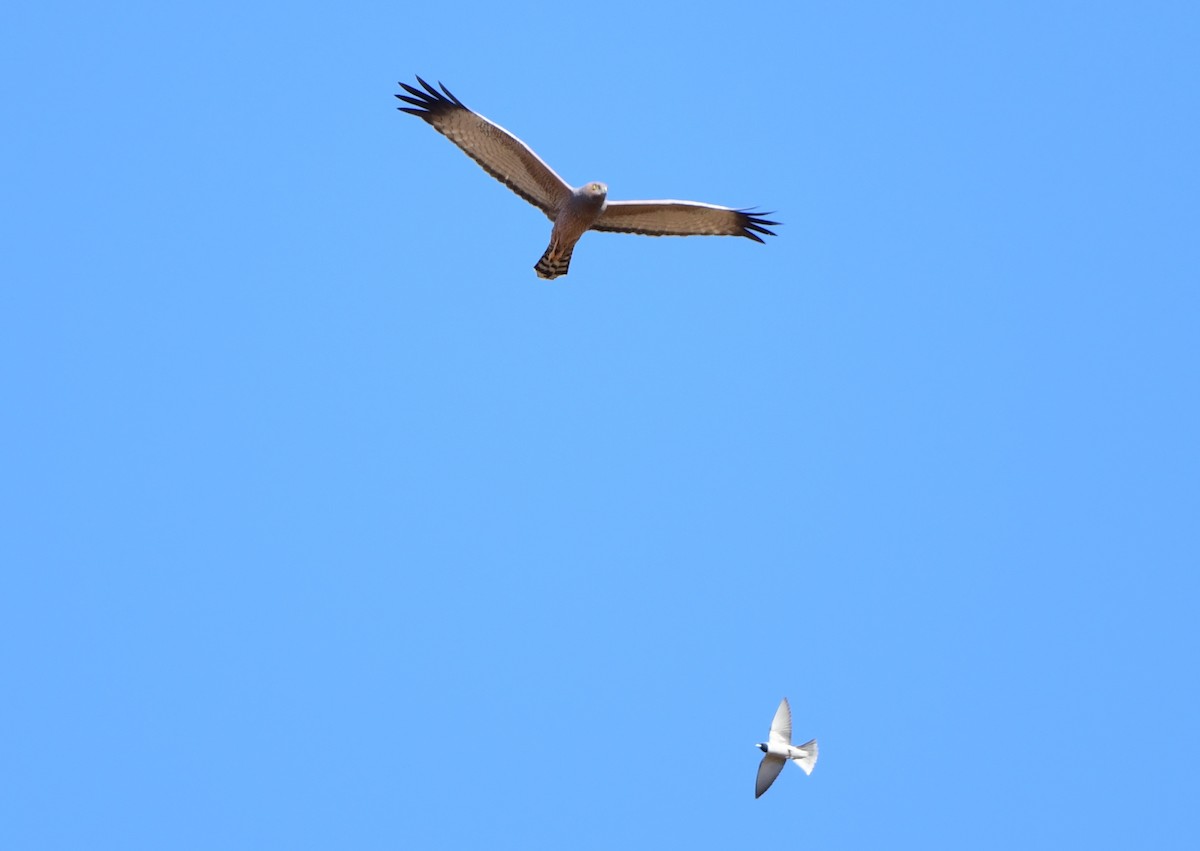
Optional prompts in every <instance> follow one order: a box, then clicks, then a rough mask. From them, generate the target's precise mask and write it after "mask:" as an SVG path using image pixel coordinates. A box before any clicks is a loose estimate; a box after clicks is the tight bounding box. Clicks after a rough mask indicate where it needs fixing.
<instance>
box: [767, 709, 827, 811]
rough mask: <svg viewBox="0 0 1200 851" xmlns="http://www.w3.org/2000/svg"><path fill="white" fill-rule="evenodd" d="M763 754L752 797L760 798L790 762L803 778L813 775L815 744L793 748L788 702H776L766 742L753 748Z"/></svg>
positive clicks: (815, 755)
mask: <svg viewBox="0 0 1200 851" xmlns="http://www.w3.org/2000/svg"><path fill="white" fill-rule="evenodd" d="M755 747H756V748H758V749H759V750H760V751H762V752H763V753H765V754H766V756H764V757H763V760H762V762H760V763H759V764H758V780H757V781H756V782H755V784H754V797H755V798H759V797H762V793H763V792H765V791H767V790H768V789H770V788H771V784H772V783H774V782H775V778H776V777H778V776H779V772H781V771H783V764H784V763H785V762H787V761H788V760H789V759H790V760H791V761H792V762H794V763H796V765H798V766H800V767H801V768H803V769H804V773H805V774H812V770H813V766H814V765H816V764H817V740H816V739H813V740H812V741H810V742H805V743H804V744H802V745H799V746H797V745H793V744H792V708H791V707H790V706H788V702H787V698H786V697H785V698H784V699H783V700H781V701H779V708H778V709H776V710H775V720H773V721H772V722H771V733H770V735H769V736H768V737H767V741H765V742H759V743H758V744H757V745H755Z"/></svg>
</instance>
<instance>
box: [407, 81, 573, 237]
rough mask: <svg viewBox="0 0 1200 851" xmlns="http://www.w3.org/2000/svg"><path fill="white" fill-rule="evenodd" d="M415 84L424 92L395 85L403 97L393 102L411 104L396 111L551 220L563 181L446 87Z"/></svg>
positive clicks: (565, 193)
mask: <svg viewBox="0 0 1200 851" xmlns="http://www.w3.org/2000/svg"><path fill="white" fill-rule="evenodd" d="M417 82H418V83H420V84H421V86H422V87H423V88H424V91H422V90H421V89H418V88H416V87H415V86H410V85H407V84H405V83H400V87H401V88H402V89H404V91H406V92H408V94H407V95H396V97H398V98H400V100H402V101H404V102H405V103H410V104H412V106H411V107H407V106H402V107H399V109H400V111H401V112H407V113H409V114H410V115H415V116H417V117H418V118H421V119H423V120H425V121H426V122H427V123H428V124H429V125H430V126H432V127H433V129H434V130H437V131H438V132H439V133H441V134H442V135H443V136H445V137H446V138H447V139H449V140H450V141H451V142H453V143H454V144H456V145H458V146H459V147H460V148H462V149H463V151H464V152H465V153H466V155H467V156H469V157H470V158H471V159H473V160H475V162H477V163H479V164H480V165H481V166H482V167H483V170H484V171H486V172H487V173H488V174H490V175H491V176H492V177H494V178H496V179H497V180H499V181H500V182H501V183H503V184H504V185H505V186H507V187H508V188H509V189H511V190H512V191H513V192H516V193H517V194H518V195H520V196H521V197H522V198H524V199H525V200H526V201H528V202H529V203H530V204H533V205H534V206H535V207H538V208H539V209H541V210H542V212H544V213H545V214H546V215H547V216H549V217H550V218H551V219H553V218H554V214H555V211H556V210H557V209H558V208H559V207H560V206H561V205H562V204H563V203H564V202H565V201H566V199H567V198H568V197H570V194H571V187H570V186H568V185H567V182H566V181H565V180H563V179H562V178H561V177H559V176H558V175H557V174H555V173H554V169H552V168H550V166H548V165H546V164H545V163H544V162H542V160H541V158H540V157H538V155H537V154H535V153H534V152H533V151H532V150H531V149H530V148H529V146H528V145H526V144H525V143H524V142H522V141H521V140H520V139H518V138H517V137H516V136H514V135H513V134H512V133H509V132H508V131H507V130H505V129H504V128H503V127H501V126H500V125H499V124H496V123H495V122H492V121H489V120H488V119H486V118H484V117H483V116H482V115H479V114H478V113H476V112H472V111H471V110H469V109H467V107H465V106H463V104H462V101H460V100H459V99H458V98H456V97H455V96H454V95H452V94H451V93H450V90H449V89H447V88H446V87H445V86H441V91H438V90H437V89H435V88H434V87H433V86H431V85H429V83H427V82H425V81H424V80H422V79H421V78H420V77H417ZM438 85H441V84H440V83H439V84H438Z"/></svg>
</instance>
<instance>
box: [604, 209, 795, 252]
mask: <svg viewBox="0 0 1200 851" xmlns="http://www.w3.org/2000/svg"><path fill="white" fill-rule="evenodd" d="M777 224H779V222H773V221H771V220H770V219H764V218H762V217H761V216H758V215H756V214H754V213H751V212H749V211H747V210H737V209H734V208H732V207H718V206H717V205H716V204H701V203H700V202H698V201H609V202H608V206H607V207H605V208H604V212H603V213H601V214H600V218H599V219H597V220H596V223H595V224H594V225H592V230H607V231H616V232H618V233H640V234H643V235H645V236H744V237H748V238H749V239H753V240H754V241H755V242H762V237H760V236H759V235H758V234H760V233H765V234H767V235H768V236H774V235H775V234H774V232H773V231H770V230H767V228H766V225H777Z"/></svg>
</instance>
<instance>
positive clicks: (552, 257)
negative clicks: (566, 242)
mask: <svg viewBox="0 0 1200 851" xmlns="http://www.w3.org/2000/svg"><path fill="white" fill-rule="evenodd" d="M574 250H575V246H573V245H571V246H568V247H567V249H566V250H565V251H557V252H556V251H555V245H554V241H553V240H551V241H550V246H549V247H548V248H547V249H546V253H545V254H543V255H542V259H541V260H539V261H538V262H537V263H536V264H535V265H534V267H533V268H534V270H536V271H537V273H538V277H539V278H546V279H547V280H551V279H554V278H557V277H559V276H561V275H565V274H567V267H569V266H570V265H571V252H573V251H574Z"/></svg>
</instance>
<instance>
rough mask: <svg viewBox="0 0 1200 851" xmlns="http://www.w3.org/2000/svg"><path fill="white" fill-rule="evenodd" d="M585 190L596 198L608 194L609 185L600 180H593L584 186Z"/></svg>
mask: <svg viewBox="0 0 1200 851" xmlns="http://www.w3.org/2000/svg"><path fill="white" fill-rule="evenodd" d="M583 191H584V192H586V193H587V194H588V195H591V196H592V197H594V198H605V197H607V196H608V187H607V186H605V185H604V184H603V183H600V182H598V181H593V182H592V183H589V184H588V185H587V186H585V187H583Z"/></svg>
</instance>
